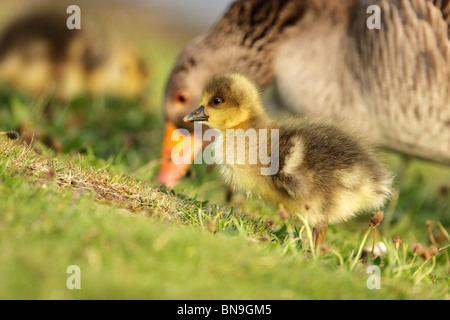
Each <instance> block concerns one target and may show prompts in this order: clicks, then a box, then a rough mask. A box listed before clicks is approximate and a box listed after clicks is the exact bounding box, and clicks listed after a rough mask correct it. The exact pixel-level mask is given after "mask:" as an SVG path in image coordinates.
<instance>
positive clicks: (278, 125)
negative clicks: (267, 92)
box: [185, 74, 392, 228]
mask: <svg viewBox="0 0 450 320" xmlns="http://www.w3.org/2000/svg"><path fill="white" fill-rule="evenodd" d="M217 101H220V102H219V103H216V102H217ZM199 109H200V110H201V111H194V112H193V113H191V114H190V115H188V116H186V118H185V120H186V121H203V123H204V124H206V125H208V126H210V127H212V128H214V129H218V130H220V131H221V132H222V140H219V141H220V142H219V143H221V144H223V150H226V151H225V152H224V153H225V155H224V159H226V160H225V161H223V165H222V166H221V173H222V176H223V177H224V179H225V181H226V182H227V183H229V184H231V185H232V186H233V187H235V188H237V189H240V190H242V191H244V192H252V193H255V194H257V195H259V196H260V197H261V198H263V199H265V200H267V201H268V202H270V203H272V204H274V205H275V206H282V207H284V208H286V209H287V210H288V211H289V212H290V213H291V214H293V215H295V214H302V215H306V216H307V217H308V221H309V223H310V224H311V225H312V226H315V227H320V228H324V227H326V226H327V225H328V224H335V223H338V222H342V221H346V220H348V219H350V218H351V217H353V216H355V215H356V214H357V213H360V212H362V211H364V210H370V209H378V208H380V207H382V206H383V205H384V204H385V202H386V200H387V199H388V198H389V196H390V195H391V192H392V187H391V184H392V176H391V174H390V173H389V172H388V170H386V168H385V167H384V166H383V165H382V164H381V163H380V162H379V160H378V159H377V158H376V157H375V156H374V154H373V152H372V151H371V149H370V147H369V146H368V145H367V144H366V143H365V142H364V140H363V139H361V138H360V137H359V136H358V135H356V134H355V133H352V132H349V131H347V130H345V129H343V128H340V127H338V126H336V125H332V124H329V123H326V122H318V121H316V120H308V119H300V118H295V119H290V120H279V119H278V120H277V119H272V118H271V117H269V116H267V114H266V113H265V111H264V109H263V107H262V104H261V101H260V99H259V95H258V91H257V89H256V87H255V86H254V84H253V83H252V82H251V81H249V80H248V79H247V78H245V77H243V76H241V75H238V74H227V75H222V76H216V77H214V78H213V79H212V80H211V81H210V82H208V83H207V85H206V87H205V89H204V91H203V94H202V106H201V107H200V108H199ZM238 129H241V131H237V132H240V133H238V135H239V134H241V135H246V134H248V132H249V130H252V131H250V132H253V131H255V132H262V134H259V135H258V139H252V138H248V141H246V140H245V139H243V140H241V141H240V142H239V140H238V139H236V138H235V136H236V133H235V132H236V130H238ZM230 130H231V131H230ZM261 130H263V131H261ZM273 130H276V132H277V135H276V136H274V135H273V134H272V133H271V132H273ZM228 144H231V145H232V146H233V148H232V149H229V148H228V146H227V145H228ZM269 145H270V147H268V146H269ZM261 148H264V150H269V151H268V152H269V153H270V158H271V160H273V161H275V163H277V164H278V165H277V166H273V168H275V170H272V171H270V172H269V171H263V169H267V167H268V165H267V163H264V162H263V161H261V159H258V157H257V155H261V153H260V149H261ZM230 150H233V151H232V152H233V153H234V154H233V157H234V159H237V157H236V156H238V155H242V154H245V161H240V162H239V161H234V160H233V159H231V158H230V154H231V153H232V152H231V151H230ZM264 152H267V151H264ZM229 153H230V154H229ZM230 159H231V161H230ZM250 159H258V160H257V161H250Z"/></svg>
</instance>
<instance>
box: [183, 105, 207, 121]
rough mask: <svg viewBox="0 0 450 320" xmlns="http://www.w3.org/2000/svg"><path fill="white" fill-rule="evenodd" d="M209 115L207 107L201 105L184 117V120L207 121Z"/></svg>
mask: <svg viewBox="0 0 450 320" xmlns="http://www.w3.org/2000/svg"><path fill="white" fill-rule="evenodd" d="M208 118H209V117H208V116H207V115H206V114H205V107H204V106H200V107H199V108H197V109H195V110H194V111H192V112H191V113H189V114H188V115H187V116H185V117H184V118H183V121H184V122H194V121H207V120H208Z"/></svg>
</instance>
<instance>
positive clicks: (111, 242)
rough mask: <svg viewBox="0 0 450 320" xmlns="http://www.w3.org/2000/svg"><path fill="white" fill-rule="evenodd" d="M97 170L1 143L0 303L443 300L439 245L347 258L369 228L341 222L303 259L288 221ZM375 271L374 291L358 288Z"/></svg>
mask: <svg viewBox="0 0 450 320" xmlns="http://www.w3.org/2000/svg"><path fill="white" fill-rule="evenodd" d="M93 162H96V165H92V163H93ZM101 162H102V161H99V160H96V161H89V160H88V159H83V160H80V159H77V158H71V157H68V156H60V157H57V158H53V157H52V153H51V152H49V153H48V154H45V155H36V154H35V153H34V151H33V150H32V148H28V147H24V146H18V145H15V144H12V143H9V142H3V143H2V144H0V181H1V183H0V212H2V215H0V229H1V230H0V234H1V237H0V261H1V263H0V280H1V283H2V286H1V290H0V298H2V299H16V298H25V299H29V298H39V299H81V298H83V299H84V298H87V299H95V298H111V299H117V298H124V299H128V298H134V299H136V298H138V299H139V298H149V299H165V298H167V299H316V298H317V299H318V298H321V299H442V298H449V296H448V287H449V284H450V280H449V276H448V270H447V269H446V268H448V263H449V261H448V256H446V254H445V249H442V250H441V251H440V252H439V254H438V256H437V257H436V258H430V259H429V260H427V261H425V260H423V259H422V258H420V257H418V256H416V255H414V254H413V253H412V250H411V244H410V243H408V241H405V240H406V239H405V238H407V237H405V238H404V239H403V240H404V243H403V244H402V246H401V247H400V250H399V252H398V253H397V254H396V251H395V249H394V247H393V244H392V241H391V240H390V239H389V238H385V239H384V241H385V243H386V244H387V246H388V254H387V255H386V256H384V257H383V258H382V259H378V260H375V261H374V262H367V263H363V262H361V261H358V260H359V259H357V258H356V257H355V252H356V250H357V249H358V247H359V245H360V244H361V241H362V238H363V237H362V234H361V232H362V231H365V230H364V229H366V230H367V227H366V228H360V227H356V226H355V225H353V226H352V227H353V228H352V227H350V228H346V227H344V226H342V225H341V226H338V227H333V228H332V229H331V230H330V234H329V243H330V244H331V251H329V252H328V253H324V254H322V255H319V256H317V257H316V258H312V257H311V254H310V252H309V246H308V241H307V234H306V230H305V228H302V224H301V223H299V222H298V221H281V220H279V219H278V220H277V219H276V217H272V218H274V219H275V224H274V225H272V226H268V225H267V223H266V222H267V221H266V220H265V219H266V218H267V217H263V218H261V217H257V216H255V215H251V214H249V213H245V212H241V213H240V212H239V211H240V210H239V209H237V208H235V207H234V208H227V207H220V206H216V205H212V204H207V203H205V201H199V200H196V199H192V198H190V197H189V196H187V195H185V194H179V193H174V192H167V191H165V190H162V189H157V188H154V187H153V186H152V185H149V184H146V183H144V182H140V181H137V180H135V179H133V178H130V177H127V176H126V175H120V176H117V175H116V173H117V171H118V170H117V171H116V170H105V169H103V168H101V167H103V165H102V163H101ZM49 168H53V171H52V170H50V169H49ZM51 171H52V172H54V174H48V172H51ZM109 171H113V172H114V171H116V173H112V174H110V173H109ZM94 185H97V186H102V188H95V187H93V186H94ZM153 200H157V201H153ZM250 202H253V201H250ZM255 202H256V201H255ZM267 215H270V213H269V212H268V213H267ZM356 225H358V223H356ZM366 226H367V224H366ZM355 228H356V229H357V231H356V230H352V229H355ZM423 229H424V228H423ZM381 233H382V234H383V228H381ZM417 235H418V236H420V237H421V239H425V238H426V237H424V233H423V232H417ZM383 236H384V235H383ZM369 244H370V241H368V242H367V244H366V245H369ZM447 245H448V242H447ZM373 263H375V264H378V265H380V267H381V270H382V278H381V285H382V289H381V290H369V289H368V288H367V286H366V281H367V279H368V277H369V276H370V275H369V274H367V273H366V269H367V266H368V265H370V264H373ZM70 265H78V266H79V267H80V269H81V290H69V289H67V287H66V280H67V278H68V277H69V274H67V273H66V269H67V267H68V266H70ZM353 265H354V268H352V266H353ZM433 265H434V267H433V268H431V267H432V266H433ZM429 273H433V275H434V276H433V279H431V278H430V277H429V276H428V275H429Z"/></svg>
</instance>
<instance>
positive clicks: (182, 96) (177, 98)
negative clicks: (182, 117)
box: [174, 89, 189, 104]
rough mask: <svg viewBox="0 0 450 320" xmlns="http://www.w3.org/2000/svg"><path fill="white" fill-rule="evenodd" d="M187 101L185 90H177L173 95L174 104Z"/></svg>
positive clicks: (187, 96) (187, 95)
mask: <svg viewBox="0 0 450 320" xmlns="http://www.w3.org/2000/svg"><path fill="white" fill-rule="evenodd" d="M188 101H189V94H188V92H187V91H186V90H183V89H182V90H178V91H177V92H175V95H174V102H175V103H176V104H186V103H187V102H188Z"/></svg>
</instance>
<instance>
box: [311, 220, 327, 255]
mask: <svg viewBox="0 0 450 320" xmlns="http://www.w3.org/2000/svg"><path fill="white" fill-rule="evenodd" d="M327 230H328V223H326V222H323V223H320V224H318V225H317V226H315V227H314V229H313V233H312V237H313V241H314V247H315V248H316V250H317V249H320V247H322V246H323V245H324V244H325V238H326V236H327Z"/></svg>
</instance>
